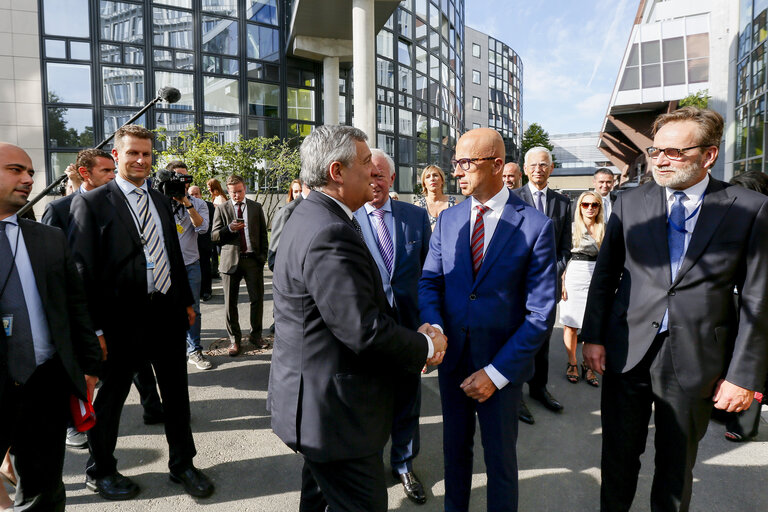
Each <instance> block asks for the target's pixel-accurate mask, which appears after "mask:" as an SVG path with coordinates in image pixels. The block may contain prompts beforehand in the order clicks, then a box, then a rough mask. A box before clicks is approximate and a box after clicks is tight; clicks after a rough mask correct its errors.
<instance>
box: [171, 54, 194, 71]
mask: <svg viewBox="0 0 768 512" xmlns="http://www.w3.org/2000/svg"><path fill="white" fill-rule="evenodd" d="M174 67H175V68H176V69H180V70H183V69H186V70H188V71H192V70H193V69H195V54H193V53H187V52H176V65H175V66H174Z"/></svg>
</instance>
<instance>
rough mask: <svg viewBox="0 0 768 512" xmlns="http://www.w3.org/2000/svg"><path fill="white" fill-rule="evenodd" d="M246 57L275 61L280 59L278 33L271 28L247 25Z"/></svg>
mask: <svg viewBox="0 0 768 512" xmlns="http://www.w3.org/2000/svg"><path fill="white" fill-rule="evenodd" d="M247 45H248V57H249V58H251V59H261V60H269V61H277V60H279V59H280V53H279V52H280V46H279V42H278V31H277V30H276V29H273V28H267V27H261V26H258V25H250V24H249V25H248V41H247Z"/></svg>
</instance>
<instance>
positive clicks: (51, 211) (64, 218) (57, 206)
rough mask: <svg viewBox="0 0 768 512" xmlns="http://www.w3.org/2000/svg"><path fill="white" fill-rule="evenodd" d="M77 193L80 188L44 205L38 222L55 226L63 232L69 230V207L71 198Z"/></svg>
mask: <svg viewBox="0 0 768 512" xmlns="http://www.w3.org/2000/svg"><path fill="white" fill-rule="evenodd" d="M79 194H80V189H77V190H75V191H74V192H72V193H71V194H69V195H68V196H64V197H60V198H58V199H56V200H55V201H51V202H50V203H48V204H47V205H45V211H44V212H43V217H42V219H40V222H42V223H43V224H48V225H49V226H54V227H57V228H59V229H61V230H62V231H64V233H67V232H69V209H70V207H71V206H72V200H73V199H74V198H75V197H76V196H77V195H79Z"/></svg>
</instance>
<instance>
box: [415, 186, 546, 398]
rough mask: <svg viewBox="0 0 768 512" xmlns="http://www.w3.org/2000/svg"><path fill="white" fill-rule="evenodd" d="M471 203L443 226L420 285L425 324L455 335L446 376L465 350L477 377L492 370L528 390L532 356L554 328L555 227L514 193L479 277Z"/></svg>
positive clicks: (443, 218)
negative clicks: (471, 243) (475, 270)
mask: <svg viewBox="0 0 768 512" xmlns="http://www.w3.org/2000/svg"><path fill="white" fill-rule="evenodd" d="M471 205H472V202H471V201H470V200H466V201H463V202H462V203H461V204H459V205H458V206H456V207H454V208H449V209H447V210H445V211H443V212H442V213H441V214H440V217H439V218H438V220H437V225H436V226H435V231H434V232H433V234H432V239H431V242H430V247H429V254H428V256H427V260H426V262H425V264H424V269H423V271H422V276H421V281H420V283H419V306H420V309H421V319H422V320H423V321H424V322H429V323H430V324H439V325H441V326H442V327H443V330H444V331H445V334H446V335H447V336H448V350H447V351H446V354H445V359H443V363H442V365H441V366H440V371H448V372H450V371H452V370H453V369H455V368H456V367H457V365H458V363H459V361H460V358H461V356H462V354H464V353H465V352H466V353H468V354H469V355H470V357H471V361H470V362H471V365H470V366H471V367H472V368H473V370H474V371H476V370H478V369H480V368H484V367H485V366H487V365H488V364H492V365H493V366H494V368H495V369H496V370H498V371H499V372H500V373H501V374H502V375H503V376H504V377H506V378H507V379H508V380H509V382H510V383H511V384H516V385H522V383H523V382H525V381H527V380H528V379H529V378H530V377H531V376H532V375H533V358H534V356H535V355H536V352H538V350H539V347H540V346H541V344H542V343H543V341H544V335H545V333H546V332H547V331H548V329H549V327H550V326H551V325H552V323H553V322H554V313H555V281H556V279H557V270H556V268H557V267H556V256H555V240H554V230H553V228H552V221H551V220H550V219H549V218H547V216H546V215H543V214H541V213H539V212H538V211H536V209H535V208H533V207H532V206H530V205H528V204H526V203H525V202H524V201H523V200H522V199H520V198H519V197H517V196H516V195H514V194H509V199H508V200H507V204H506V206H505V207H504V211H503V212H502V214H501V218H500V219H499V223H498V225H497V226H496V230H495V231H494V234H493V238H492V239H491V242H490V244H489V246H488V250H487V252H486V255H485V258H484V260H483V264H482V266H481V267H480V271H479V272H478V274H477V277H476V278H473V276H472V260H471V256H470V247H469V238H470V209H471V207H472V206H471ZM466 344H469V346H468V347H467V348H466V349H465V345H466Z"/></svg>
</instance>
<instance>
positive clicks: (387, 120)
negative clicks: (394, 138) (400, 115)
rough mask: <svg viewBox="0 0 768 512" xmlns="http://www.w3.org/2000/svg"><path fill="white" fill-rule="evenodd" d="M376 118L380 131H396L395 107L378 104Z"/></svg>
mask: <svg viewBox="0 0 768 512" xmlns="http://www.w3.org/2000/svg"><path fill="white" fill-rule="evenodd" d="M376 107H377V112H376V120H377V121H378V127H379V130H380V131H387V132H394V131H395V109H394V107H390V106H389V105H382V104H378V105H377V106H376Z"/></svg>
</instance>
